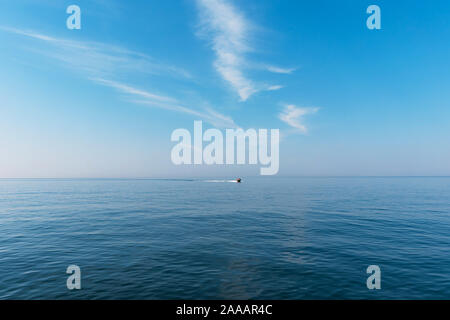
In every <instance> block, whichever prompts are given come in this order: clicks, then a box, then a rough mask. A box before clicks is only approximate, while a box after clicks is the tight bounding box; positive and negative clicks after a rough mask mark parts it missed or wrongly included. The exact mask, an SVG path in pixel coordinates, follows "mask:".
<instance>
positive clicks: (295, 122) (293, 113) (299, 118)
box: [278, 104, 319, 134]
mask: <svg viewBox="0 0 450 320" xmlns="http://www.w3.org/2000/svg"><path fill="white" fill-rule="evenodd" d="M318 110H319V108H316V107H314V108H300V107H296V106H295V105H292V104H291V105H287V106H285V107H284V110H283V111H282V112H281V113H280V114H279V115H278V117H279V119H280V120H281V121H283V122H285V123H287V124H288V125H289V126H291V127H292V128H294V129H295V130H296V131H298V132H300V133H303V134H305V133H307V132H308V128H307V127H306V126H305V125H304V124H303V117H304V116H306V115H309V114H314V113H316V112H317V111H318Z"/></svg>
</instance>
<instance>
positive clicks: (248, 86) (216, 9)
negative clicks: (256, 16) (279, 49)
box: [197, 0, 258, 101]
mask: <svg viewBox="0 0 450 320" xmlns="http://www.w3.org/2000/svg"><path fill="white" fill-rule="evenodd" d="M197 3H198V5H199V7H200V13H201V21H202V25H201V31H200V34H201V35H202V36H206V37H207V38H209V40H210V41H211V45H212V48H213V50H214V52H215V54H216V60H215V62H214V67H215V68H216V70H217V72H218V73H219V74H220V75H221V76H222V77H223V78H224V79H225V80H226V81H228V82H229V83H230V84H231V86H232V87H233V88H234V89H235V90H236V91H237V93H238V95H239V97H240V98H241V100H242V101H245V100H247V99H248V98H249V97H250V96H251V95H252V94H254V93H255V92H257V91H258V89H257V88H256V85H255V84H254V83H253V81H252V80H250V79H248V78H247V77H246V76H245V75H244V72H243V69H244V67H243V66H244V65H245V59H244V55H245V53H246V52H248V51H251V48H250V46H249V23H248V21H246V19H245V18H244V16H243V15H242V14H241V13H240V12H238V11H237V10H236V8H235V7H234V6H233V5H232V4H230V3H229V2H227V1H226V0H197Z"/></svg>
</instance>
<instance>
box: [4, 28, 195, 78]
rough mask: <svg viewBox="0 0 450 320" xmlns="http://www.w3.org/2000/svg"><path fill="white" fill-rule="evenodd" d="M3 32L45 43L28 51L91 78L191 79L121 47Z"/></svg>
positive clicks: (33, 33) (18, 32)
mask: <svg viewBox="0 0 450 320" xmlns="http://www.w3.org/2000/svg"><path fill="white" fill-rule="evenodd" d="M0 30H3V31H6V32H9V33H14V34H18V35H21V36H25V37H28V38H29V39H35V40H41V41H43V43H45V44H47V45H48V46H46V47H44V48H41V47H37V48H33V49H31V48H29V50H30V51H34V52H36V53H39V54H42V55H45V56H47V57H50V58H52V59H55V60H57V61H60V62H62V63H63V64H64V66H65V67H71V68H72V69H74V70H75V71H81V72H85V73H88V74H89V75H90V76H100V77H105V76H112V75H121V74H125V73H129V72H135V73H141V74H152V75H168V76H171V77H183V78H191V76H190V74H189V73H188V72H187V71H185V70H183V69H181V68H178V67H175V66H171V65H167V64H164V63H161V62H160V61H156V60H155V59H154V58H152V57H150V56H148V55H146V54H143V53H140V52H136V51H132V50H128V49H125V48H122V47H119V46H114V45H110V44H105V43H101V42H92V41H91V42H88V41H75V40H68V39H62V38H55V37H51V36H48V35H45V34H41V33H38V32H35V31H29V30H21V29H16V28H7V27H0Z"/></svg>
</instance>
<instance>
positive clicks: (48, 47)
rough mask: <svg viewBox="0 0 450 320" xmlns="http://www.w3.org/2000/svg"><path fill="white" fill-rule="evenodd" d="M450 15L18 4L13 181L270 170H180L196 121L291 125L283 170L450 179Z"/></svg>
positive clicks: (9, 122) (13, 15) (7, 82)
mask: <svg viewBox="0 0 450 320" xmlns="http://www.w3.org/2000/svg"><path fill="white" fill-rule="evenodd" d="M72 4H76V5H78V6H80V8H81V11H82V29H81V30H68V29H67V28H66V19H67V17H68V16H69V15H68V14H66V8H67V7H68V6H69V5H72ZM371 4H376V5H378V6H379V7H380V8H381V19H382V22H381V23H382V29H381V30H368V29H367V27H366V19H367V17H368V14H367V13H366V8H367V7H368V6H369V5H371ZM449 21H450V3H449V2H448V1H444V0H442V1H441V0H436V1H432V2H431V1H401V0H397V1H379V0H377V1H355V0H345V1H322V0H318V1H288V0H277V1H275V0H270V1H269V0H262V1H237V0H235V1H232V0H180V1H166V2H163V1H119V0H115V1H114V0H108V1H107V0H91V1H86V0H76V1H75V0H72V1H51V0H46V1H39V3H38V2H36V1H31V0H18V1H13V2H10V1H8V2H6V1H2V2H1V3H0V148H1V150H2V151H1V155H2V156H1V157H0V177H4V178H8V177H164V176H167V177H169V176H170V177H174V176H180V177H182V176H233V177H234V176H236V175H243V176H245V175H257V174H258V173H259V166H257V165H256V166H255V165H252V166H212V167H208V166H197V167H194V166H181V167H178V166H174V165H173V164H172V163H171V161H170V150H171V148H172V147H173V146H174V143H173V142H171V141H170V134H171V132H172V131H173V130H174V129H177V128H187V129H190V130H192V126H193V121H194V120H203V121H204V124H205V126H208V127H217V128H222V129H223V128H232V127H242V128H244V129H246V128H268V129H270V128H279V129H280V131H281V135H282V141H281V145H280V172H279V174H280V175H449V174H450V148H449V147H450V142H449V141H450V139H449V138H450V125H449V124H450V121H449V120H450V90H449V88H450V72H449V71H450V59H449V56H450V41H448V39H450V23H449Z"/></svg>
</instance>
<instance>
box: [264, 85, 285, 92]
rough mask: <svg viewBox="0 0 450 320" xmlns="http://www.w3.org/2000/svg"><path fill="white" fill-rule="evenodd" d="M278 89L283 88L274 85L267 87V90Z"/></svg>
mask: <svg viewBox="0 0 450 320" xmlns="http://www.w3.org/2000/svg"><path fill="white" fill-rule="evenodd" d="M280 89H283V86H280V85H275V86H269V87H267V91H276V90H280Z"/></svg>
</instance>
